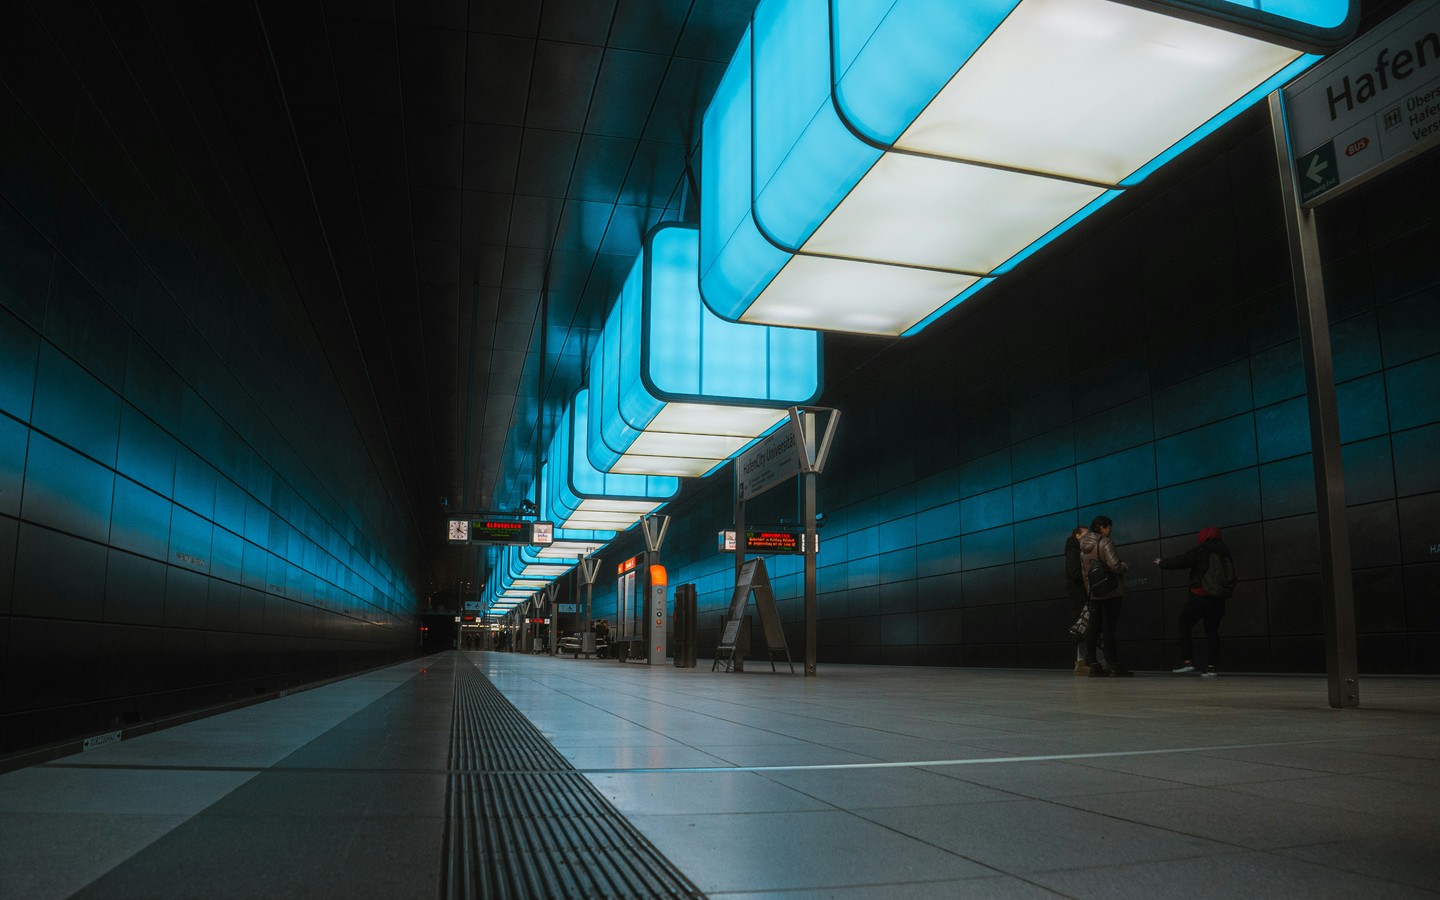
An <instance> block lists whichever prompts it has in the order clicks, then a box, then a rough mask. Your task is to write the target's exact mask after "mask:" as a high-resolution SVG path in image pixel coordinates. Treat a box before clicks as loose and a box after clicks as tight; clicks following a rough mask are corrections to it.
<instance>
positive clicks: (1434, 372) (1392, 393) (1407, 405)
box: [1372, 354, 1440, 431]
mask: <svg viewBox="0 0 1440 900" xmlns="http://www.w3.org/2000/svg"><path fill="white" fill-rule="evenodd" d="M1437 384H1440V354H1437V355H1435V356H1428V357H1425V358H1424V359H1418V360H1416V361H1414V362H1409V363H1405V364H1404V365H1402V366H1396V367H1395V368H1393V369H1387V370H1386V371H1385V396H1386V398H1387V399H1388V400H1389V403H1390V425H1391V427H1392V428H1394V429H1395V430H1396V431H1401V430H1404V429H1406V428H1414V427H1416V426H1418V425H1429V424H1431V423H1432V422H1436V421H1440V391H1437V390H1436V389H1435V386H1436V385H1437ZM1372 396H1373V394H1372Z"/></svg>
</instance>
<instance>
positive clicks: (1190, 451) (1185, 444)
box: [1155, 414, 1256, 486]
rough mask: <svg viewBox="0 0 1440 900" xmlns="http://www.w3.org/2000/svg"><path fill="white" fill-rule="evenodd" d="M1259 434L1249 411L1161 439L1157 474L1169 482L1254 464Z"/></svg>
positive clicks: (1160, 481) (1159, 479) (1157, 447)
mask: <svg viewBox="0 0 1440 900" xmlns="http://www.w3.org/2000/svg"><path fill="white" fill-rule="evenodd" d="M1255 438H1256V435H1255V422H1254V420H1252V418H1251V417H1250V415H1249V414H1246V415H1240V416H1236V417H1234V418H1232V419H1226V420H1224V421H1222V422H1215V423H1214V424H1211V425H1206V426H1203V427H1200V428H1196V429H1193V430H1191V431H1187V432H1184V433H1183V434H1177V435H1174V436H1173V437H1169V438H1163V439H1160V440H1157V441H1156V442H1155V470H1156V478H1157V480H1158V482H1159V484H1160V485H1161V486H1166V485H1172V484H1179V483H1181V482H1185V481H1193V480H1195V479H1197V478H1203V477H1205V476H1207V475H1218V474H1220V473H1222V472H1230V471H1234V470H1236V469H1242V468H1245V467H1247V466H1254V465H1255V463H1256V457H1255V443H1256V440H1255Z"/></svg>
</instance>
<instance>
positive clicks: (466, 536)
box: [449, 519, 555, 546]
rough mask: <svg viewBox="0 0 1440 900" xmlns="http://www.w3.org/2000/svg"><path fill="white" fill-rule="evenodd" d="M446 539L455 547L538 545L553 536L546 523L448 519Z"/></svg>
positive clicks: (552, 538)
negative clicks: (447, 535)
mask: <svg viewBox="0 0 1440 900" xmlns="http://www.w3.org/2000/svg"><path fill="white" fill-rule="evenodd" d="M449 536H450V540H451V541H452V542H454V543H457V544H527V545H528V544H539V545H541V546H545V545H548V544H549V543H550V542H551V541H552V540H554V537H555V526H554V525H553V524H552V523H550V522H530V521H525V520H521V519H451V520H450V532H449Z"/></svg>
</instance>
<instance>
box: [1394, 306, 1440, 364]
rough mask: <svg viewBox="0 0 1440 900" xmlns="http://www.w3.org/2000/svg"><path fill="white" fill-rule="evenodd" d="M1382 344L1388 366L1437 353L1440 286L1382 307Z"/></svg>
mask: <svg viewBox="0 0 1440 900" xmlns="http://www.w3.org/2000/svg"><path fill="white" fill-rule="evenodd" d="M1379 319H1380V322H1379V328H1380V345H1381V348H1382V350H1383V355H1384V360H1385V365H1386V366H1398V365H1401V364H1402V363H1407V362H1411V361H1413V360H1417V359H1420V358H1421V357H1425V356H1430V355H1431V354H1433V353H1434V352H1435V347H1436V344H1437V341H1440V287H1431V288H1428V289H1425V290H1421V291H1417V292H1415V293H1414V294H1411V295H1409V296H1407V297H1402V298H1400V299H1397V300H1395V301H1394V302H1392V303H1387V304H1384V305H1383V306H1381V307H1380V309H1379Z"/></svg>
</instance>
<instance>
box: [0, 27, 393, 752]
mask: <svg viewBox="0 0 1440 900" xmlns="http://www.w3.org/2000/svg"><path fill="white" fill-rule="evenodd" d="M56 52H57V51H56V48H55V47H53V46H45V45H43V42H42V45H41V46H36V47H33V48H28V50H27V54H15V53H8V52H7V54H6V55H7V56H8V57H9V58H10V60H11V62H13V63H15V65H12V66H8V67H6V69H5V71H4V73H3V74H4V79H5V80H4V83H0V123H3V133H4V138H3V140H0V754H4V753H6V752H10V751H15V750H17V749H23V748H28V747H34V746H39V745H44V744H47V743H51V742H56V741H62V740H69V739H73V738H75V737H77V736H83V735H88V734H96V733H100V732H104V731H106V730H109V729H112V728H117V727H120V726H123V725H126V724H131V723H136V722H146V721H151V720H154V719H158V718H161V717H163V716H167V715H173V714H177V713H181V712H185V711H189V710H194V709H196V708H199V707H203V706H206V705H211V704H216V703H223V702H226V701H233V700H236V699H242V698H246V697H253V696H254V695H255V694H257V693H263V692H267V691H274V690H279V689H283V688H286V687H289V686H294V685H299V684H302V683H305V682H307V681H312V680H315V679H318V678H322V677H327V676H332V675H337V674H341V673H345V672H352V671H357V670H360V669H362V668H364V667H367V666H371V665H376V664H381V663H387V662H391V661H395V660H397V659H400V658H403V657H405V656H409V655H413V653H414V652H415V647H414V645H415V644H416V640H415V634H416V631H415V629H414V627H413V621H414V615H415V605H416V588H415V574H414V573H415V571H416V569H417V566H416V562H415V561H416V559H417V553H416V547H415V546H414V545H413V541H412V540H410V539H407V537H406V536H407V535H413V528H409V529H407V528H406V527H405V526H404V525H403V524H402V523H401V522H399V521H397V519H396V512H395V511H394V509H393V504H392V502H391V500H390V499H389V498H390V496H391V494H390V493H389V492H387V490H386V489H385V484H384V482H383V481H382V479H381V478H379V477H378V476H377V475H376V474H375V467H374V464H373V463H372V462H371V460H370V459H369V457H368V456H367V454H366V451H365V448H364V446H363V443H362V442H361V440H360V438H359V428H358V426H357V424H356V423H355V422H353V421H350V420H349V413H348V412H347V410H346V406H345V404H344V402H343V398H342V397H341V396H340V393H339V391H338V389H337V388H336V386H335V384H334V381H333V376H327V375H326V372H325V370H324V369H323V362H321V361H318V360H317V359H316V356H317V354H316V353H315V350H314V347H312V346H309V345H307V343H306V342H305V341H304V340H303V339H301V338H298V337H296V336H295V335H294V334H285V333H280V332H277V331H275V330H272V329H274V328H275V327H276V326H273V325H270V324H267V323H270V322H274V323H278V322H283V321H284V320H285V319H286V317H287V315H289V314H287V312H286V309H287V307H286V304H287V302H291V301H288V300H287V298H286V297H285V296H284V292H283V290H282V289H281V288H280V287H278V286H277V285H276V284H275V283H274V282H273V281H271V280H268V278H267V272H266V269H265V266H264V265H262V262H261V260H260V259H259V258H258V251H256V249H255V248H254V246H253V245H252V244H248V243H246V238H244V236H243V234H241V233H238V232H237V230H236V226H237V225H238V224H239V219H238V215H237V213H236V211H235V209H234V207H233V206H232V205H230V203H229V201H228V200H227V199H226V198H224V197H212V198H210V200H208V201H207V200H206V199H205V198H202V197H201V195H200V191H199V188H198V186H197V185H196V184H194V183H189V182H187V181H186V177H187V175H186V173H185V171H184V170H183V168H182V167H180V166H179V165H178V163H177V162H176V161H175V159H174V158H173V157H172V156H171V155H170V149H169V144H168V143H167V142H166V139H164V138H163V136H162V133H161V131H160V128H159V126H158V124H157V123H156V122H155V121H154V120H153V119H151V118H150V117H149V116H148V115H147V114H146V113H145V110H144V107H143V104H142V103H140V98H138V96H133V95H125V94H123V93H118V94H116V93H111V92H108V91H107V90H106V89H105V88H106V86H105V85H103V84H99V83H91V84H86V85H81V84H79V83H78V82H75V81H73V80H72V81H67V80H66V76H65V75H63V74H62V73H66V72H69V71H71V70H70V69H69V68H68V67H67V66H66V65H63V64H55V61H53V60H49V61H47V60H43V59H38V58H37V57H45V56H46V55H47V54H51V55H53V54H54V53H56ZM32 53H33V55H32ZM20 56H26V61H23V62H22V61H20V60H19V57H20ZM31 63H35V66H34V68H33V71H34V72H40V71H43V72H46V73H47V74H46V76H45V78H43V79H42V78H39V77H38V76H37V77H34V78H26V77H25V76H24V72H23V71H22V70H23V69H26V68H27V67H30V66H31ZM42 63H43V64H42ZM90 91H93V92H95V94H96V95H97V96H100V97H108V99H109V100H110V101H111V102H113V103H115V104H119V106H122V107H125V108H123V109H120V108H115V109H108V108H107V109H105V110H104V112H103V113H102V110H101V108H100V107H98V106H97V105H96V103H98V102H101V101H98V100H92V96H91V93H90ZM177 102H178V101H177ZM127 116H128V118H127ZM111 122H128V123H129V124H128V126H127V127H129V128H130V129H132V130H131V131H130V132H129V133H127V134H123V135H122V134H121V133H118V132H116V131H113V130H112V126H111V124H110V123H111ZM115 127H122V126H115ZM174 137H175V139H189V138H193V137H195V136H194V135H188V136H174ZM222 233H224V236H222ZM295 308H296V307H294V306H291V307H289V309H291V310H292V312H293V309H295ZM312 343H313V340H312ZM327 377H329V378H330V380H329V381H327V380H326V378H327Z"/></svg>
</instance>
